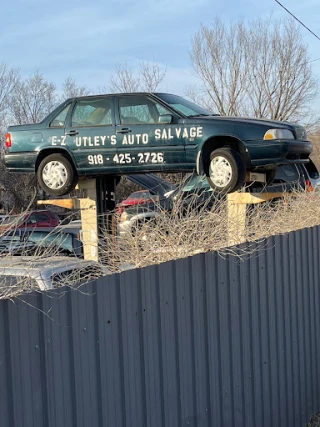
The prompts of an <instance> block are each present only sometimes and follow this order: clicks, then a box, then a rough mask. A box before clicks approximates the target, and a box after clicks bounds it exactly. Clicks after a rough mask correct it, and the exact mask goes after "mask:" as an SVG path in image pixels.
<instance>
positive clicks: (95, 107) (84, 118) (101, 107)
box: [72, 97, 112, 127]
mask: <svg viewBox="0 0 320 427" xmlns="http://www.w3.org/2000/svg"><path fill="white" fill-rule="evenodd" d="M108 125H112V98H110V97H109V98H99V99H85V100H81V101H78V102H77V104H76V107H75V109H74V111H73V114H72V126H76V127H77V126H108Z"/></svg>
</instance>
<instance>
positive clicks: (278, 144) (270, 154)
mask: <svg viewBox="0 0 320 427" xmlns="http://www.w3.org/2000/svg"><path fill="white" fill-rule="evenodd" d="M248 147H249V153H250V157H251V166H254V167H261V166H267V167H269V168H270V167H271V166H273V167H275V166H280V165H283V164H288V163H308V162H309V155H310V154H311V152H312V143H311V142H310V141H300V140H296V139H294V140H292V139H291V140H282V141H264V140H263V141H256V142H254V143H252V142H251V143H248Z"/></svg>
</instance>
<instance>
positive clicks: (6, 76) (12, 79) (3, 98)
mask: <svg viewBox="0 0 320 427" xmlns="http://www.w3.org/2000/svg"><path fill="white" fill-rule="evenodd" d="M18 79H19V70H18V69H14V68H10V67H8V65H6V64H4V63H2V64H0V112H3V111H5V110H6V108H7V103H8V100H9V97H10V95H11V93H12V91H13V89H14V88H15V86H16V84H17V82H18Z"/></svg>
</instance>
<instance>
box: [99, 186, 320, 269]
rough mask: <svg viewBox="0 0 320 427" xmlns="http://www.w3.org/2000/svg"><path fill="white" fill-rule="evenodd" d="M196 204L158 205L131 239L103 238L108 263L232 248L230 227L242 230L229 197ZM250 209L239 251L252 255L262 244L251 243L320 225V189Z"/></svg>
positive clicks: (112, 266)
mask: <svg viewBox="0 0 320 427" xmlns="http://www.w3.org/2000/svg"><path fill="white" fill-rule="evenodd" d="M196 205H197V203H196V202H195V203H189V205H188V206H189V207H188V208H185V206H183V204H181V203H177V204H176V205H175V207H174V209H172V211H170V212H165V211H164V210H161V208H160V207H159V209H158V210H159V212H158V214H157V216H156V217H155V218H153V219H150V220H149V221H146V222H144V223H140V224H139V226H138V227H137V228H135V229H134V230H132V233H131V234H128V236H127V237H126V239H121V240H119V239H117V238H116V237H111V236H109V235H107V234H105V235H104V236H103V238H102V239H101V241H100V253H101V254H102V259H103V262H104V263H105V264H106V265H107V266H108V268H109V269H110V270H112V271H117V268H118V266H119V265H121V264H122V263H124V262H125V263H127V264H129V265H133V266H136V267H144V266H147V265H150V264H158V263H161V262H165V261H169V260H174V259H178V258H184V257H187V256H191V255H194V254H196V253H201V252H207V251H218V252H219V253H220V254H221V255H224V254H226V253H230V252H233V249H232V247H230V242H231V241H233V242H234V239H233V237H234V236H231V237H230V230H233V233H237V232H239V231H240V230H239V227H240V226H241V221H240V222H239V218H238V217H234V218H232V217H230V216H228V203H227V200H226V198H223V199H221V200H219V201H216V202H215V203H213V204H212V206H210V204H209V202H208V201H207V202H206V203H205V204H203V205H202V206H201V208H200V209H199V208H197V209H195V208H194V206H196ZM246 210H247V212H246V226H245V228H244V229H243V230H241V232H240V233H239V235H240V237H241V238H240V240H239V242H238V243H243V242H245V244H242V246H241V248H242V249H241V251H240V252H241V253H243V254H246V255H248V254H250V252H251V251H252V250H253V248H255V250H256V248H257V245H256V244H252V242H255V243H256V242H257V241H259V242H260V246H261V245H263V241H264V239H266V238H267V237H269V236H272V235H277V234H285V233H288V232H290V231H293V230H298V229H301V228H306V227H313V226H315V225H318V224H320V192H310V193H308V192H304V191H301V192H294V193H287V194H284V196H283V197H281V198H279V199H277V200H272V201H269V202H263V203H259V204H255V205H248V206H247V209H246ZM232 244H234V243H232ZM232 244H231V246H232ZM241 253H240V255H241ZM237 254H238V255H239V251H237Z"/></svg>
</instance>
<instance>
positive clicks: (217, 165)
mask: <svg viewBox="0 0 320 427" xmlns="http://www.w3.org/2000/svg"><path fill="white" fill-rule="evenodd" d="M245 176H246V168H245V165H244V162H243V159H242V157H241V155H240V154H239V153H238V152H237V151H236V150H233V149H232V148H218V149H217V150H214V151H212V153H211V155H210V164H209V170H208V176H207V180H208V182H209V184H210V186H211V187H212V188H213V190H214V191H216V192H219V193H232V192H234V191H237V190H238V189H239V188H240V187H241V186H242V185H243V184H244V182H245Z"/></svg>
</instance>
